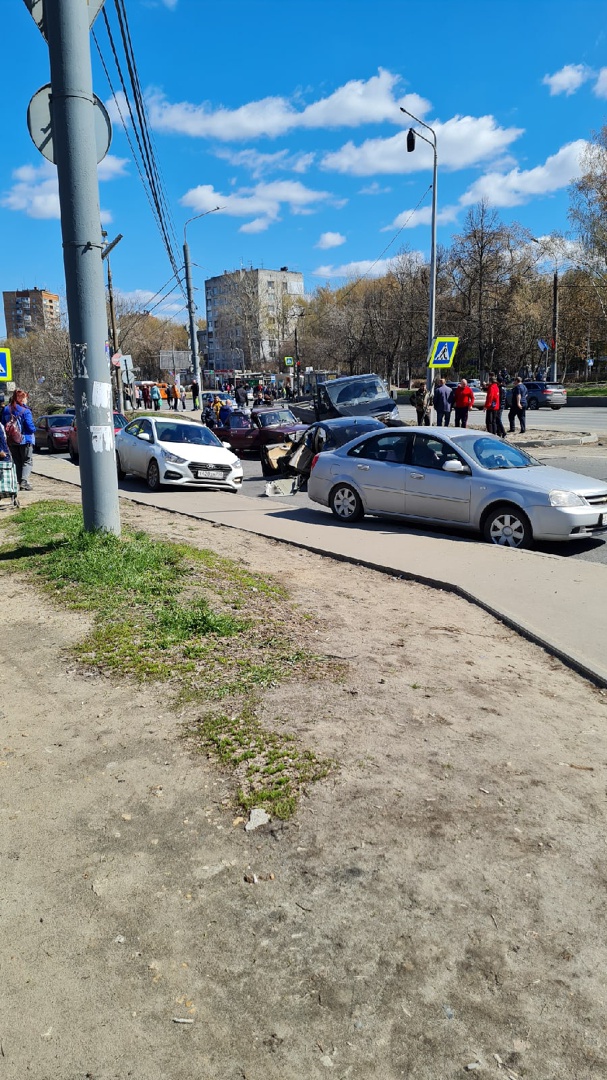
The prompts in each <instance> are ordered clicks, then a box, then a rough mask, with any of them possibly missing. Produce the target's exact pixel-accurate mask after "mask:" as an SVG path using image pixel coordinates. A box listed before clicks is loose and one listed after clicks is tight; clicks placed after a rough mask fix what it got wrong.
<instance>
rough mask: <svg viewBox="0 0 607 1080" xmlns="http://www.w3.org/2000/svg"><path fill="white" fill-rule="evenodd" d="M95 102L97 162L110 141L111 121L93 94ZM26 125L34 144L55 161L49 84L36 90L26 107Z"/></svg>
mask: <svg viewBox="0 0 607 1080" xmlns="http://www.w3.org/2000/svg"><path fill="white" fill-rule="evenodd" d="M93 98H94V104H95V142H96V145H97V163H99V162H100V161H103V159H104V157H105V155H106V154H107V152H108V150H109V148H110V143H111V141H112V122H111V120H110V118H109V116H108V112H107V109H106V107H105V105H104V104H103V103H102V102H101V101H100V100H99V98H98V97H97V95H96V94H93ZM27 127H28V131H29V133H30V135H31V137H32V141H33V143H34V145H35V146H37V147H38V150H39V151H40V153H41V154H42V155H43V156H44V157H45V158H47V159H48V160H49V161H52V162H53V164H56V162H55V151H54V147H53V127H52V120H51V84H50V83H47V84H46V86H42V87H41V88H40V90H38V91H37V92H36V93H35V94H34V96H33V98H32V100H31V101H30V103H29V105H28V107H27Z"/></svg>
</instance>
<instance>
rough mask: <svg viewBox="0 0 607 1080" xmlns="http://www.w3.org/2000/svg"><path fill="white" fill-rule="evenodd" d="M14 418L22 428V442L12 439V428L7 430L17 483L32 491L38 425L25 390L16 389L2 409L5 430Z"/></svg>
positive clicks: (23, 489) (22, 488)
mask: <svg viewBox="0 0 607 1080" xmlns="http://www.w3.org/2000/svg"><path fill="white" fill-rule="evenodd" d="M13 419H14V420H15V421H16V422H17V424H18V425H19V428H20V429H21V442H13V441H11V439H10V428H9V431H7V442H8V444H9V448H10V452H11V457H12V459H13V462H14V464H15V469H16V471H17V483H18V484H19V487H20V488H21V491H32V485H31V484H30V476H31V473H32V467H33V464H34V435H35V433H36V425H35V424H34V420H33V417H32V413H31V409H30V408H29V406H28V395H27V392H26V391H25V390H14V391H13V393H12V394H11V398H10V401H9V403H8V405H5V406H4V408H3V410H2V416H1V421H2V424H3V427H4V430H5V431H6V429H7V424H8V423H9V421H10V420H13Z"/></svg>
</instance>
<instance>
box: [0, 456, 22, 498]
mask: <svg viewBox="0 0 607 1080" xmlns="http://www.w3.org/2000/svg"><path fill="white" fill-rule="evenodd" d="M18 494H19V486H18V484H17V473H16V470H15V466H14V464H13V462H12V461H0V510H6V509H8V508H9V507H16V506H19V498H18Z"/></svg>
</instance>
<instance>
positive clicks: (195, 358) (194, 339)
mask: <svg viewBox="0 0 607 1080" xmlns="http://www.w3.org/2000/svg"><path fill="white" fill-rule="evenodd" d="M216 210H223V206H214V207H213V209H212V210H205V212H204V214H195V215H194V217H191V218H188V220H187V221H186V223H185V225H184V226H183V265H184V269H185V288H186V293H187V298H188V315H189V319H190V349H191V352H192V367H193V369H194V378H195V380H196V382H197V383H198V386H199V387H200V389H201V390H202V379H201V378H200V358H199V355H198V334H197V332H196V303H195V301H194V286H193V285H192V264H191V262H190V248H189V246H188V238H187V228H188V225H189V224H190V222H191V221H197V220H198V218H202V217H206V216H207V214H214V213H215V211H216Z"/></svg>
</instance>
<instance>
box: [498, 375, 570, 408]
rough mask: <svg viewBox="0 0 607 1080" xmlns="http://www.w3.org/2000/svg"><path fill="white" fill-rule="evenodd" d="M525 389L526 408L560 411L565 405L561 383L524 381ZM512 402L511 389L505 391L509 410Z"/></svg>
mask: <svg viewBox="0 0 607 1080" xmlns="http://www.w3.org/2000/svg"><path fill="white" fill-rule="evenodd" d="M524 384H525V386H526V387H527V408H528V409H531V410H532V411H534V410H535V409H555V410H556V409H561V408H562V407H563V405H566V404H567V391H566V390H565V387H564V386H563V384H562V383H556V382H542V381H541V380H537V381H533V380H531V379H524ZM511 401H512V387H510V388H509V389H508V390H507V391H506V406H507V407H508V408H510V402H511Z"/></svg>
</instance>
